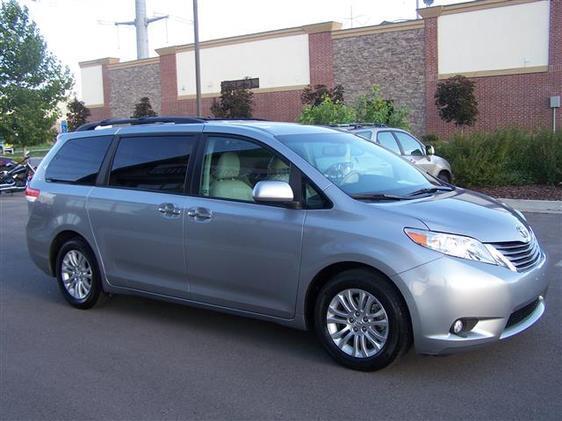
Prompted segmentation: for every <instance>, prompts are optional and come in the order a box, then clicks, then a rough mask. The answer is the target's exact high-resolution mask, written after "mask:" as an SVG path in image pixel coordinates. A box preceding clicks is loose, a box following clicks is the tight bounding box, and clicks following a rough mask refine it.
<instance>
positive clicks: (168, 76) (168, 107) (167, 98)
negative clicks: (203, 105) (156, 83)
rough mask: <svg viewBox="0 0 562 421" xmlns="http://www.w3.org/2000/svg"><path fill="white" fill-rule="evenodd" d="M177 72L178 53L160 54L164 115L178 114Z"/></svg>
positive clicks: (161, 93) (162, 111)
mask: <svg viewBox="0 0 562 421" xmlns="http://www.w3.org/2000/svg"><path fill="white" fill-rule="evenodd" d="M177 80H178V77H177V74H176V53H175V51H174V52H172V53H169V54H163V55H161V56H160V95H161V96H160V97H161V101H162V102H161V107H160V113H161V114H162V115H174V114H178V88H177Z"/></svg>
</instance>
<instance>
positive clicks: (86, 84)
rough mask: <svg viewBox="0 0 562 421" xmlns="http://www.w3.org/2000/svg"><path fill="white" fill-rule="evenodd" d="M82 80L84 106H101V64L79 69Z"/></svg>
mask: <svg viewBox="0 0 562 421" xmlns="http://www.w3.org/2000/svg"><path fill="white" fill-rule="evenodd" d="M80 76H81V79H82V101H84V103H85V104H86V106H92V105H94V106H100V105H103V75H102V66H101V64H97V65H93V66H86V67H82V68H81V69H80Z"/></svg>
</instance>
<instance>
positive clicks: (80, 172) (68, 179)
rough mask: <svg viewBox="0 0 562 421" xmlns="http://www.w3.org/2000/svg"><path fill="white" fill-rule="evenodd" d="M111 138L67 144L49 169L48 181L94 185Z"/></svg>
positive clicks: (73, 140)
mask: <svg viewBox="0 0 562 421" xmlns="http://www.w3.org/2000/svg"><path fill="white" fill-rule="evenodd" d="M110 143H111V136H101V137H85V138H80V139H71V140H69V141H68V142H66V143H65V144H64V145H63V146H62V147H61V148H60V150H59V151H58V152H57V154H56V155H55V156H54V157H53V159H52V160H51V162H50V163H49V166H48V167H47V170H46V173H45V178H46V180H47V181H54V182H63V183H73V184H82V185H94V184H95V182H96V177H97V176H98V172H99V170H100V167H101V163H102V161H103V158H104V157H105V154H106V152H107V149H108V148H109V144H110Z"/></svg>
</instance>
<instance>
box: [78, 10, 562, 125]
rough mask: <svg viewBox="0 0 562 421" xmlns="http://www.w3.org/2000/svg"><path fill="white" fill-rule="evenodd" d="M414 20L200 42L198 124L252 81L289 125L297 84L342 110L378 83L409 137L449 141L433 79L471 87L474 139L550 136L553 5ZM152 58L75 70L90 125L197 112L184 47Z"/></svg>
mask: <svg viewBox="0 0 562 421" xmlns="http://www.w3.org/2000/svg"><path fill="white" fill-rule="evenodd" d="M420 13H421V15H422V19H418V20H412V21H406V22H400V23H384V24H380V25H375V26H367V27H361V28H353V29H341V24H340V23H337V22H324V23H319V24H312V25H305V26H302V27H296V28H288V29H281V30H275V31H268V32H262V33H257V34H249V35H241V36H236V37H230V38H223V39H217V40H210V41H204V42H202V43H201V90H202V98H203V100H202V103H203V104H202V105H203V114H204V115H208V114H210V111H209V108H210V105H211V103H212V101H213V98H215V97H218V96H219V93H220V86H221V83H222V82H224V81H236V80H241V79H243V78H246V77H249V78H253V79H255V81H254V83H255V86H256V87H255V88H254V89H253V91H254V116H255V117H260V118H266V119H271V120H282V121H294V120H295V119H296V118H297V116H298V115H299V113H300V110H301V108H302V105H301V103H300V94H301V92H302V89H303V88H304V87H306V86H307V85H316V84H325V85H328V86H333V85H334V84H341V85H343V87H344V88H345V99H346V101H347V102H350V103H351V102H353V101H354V100H355V99H356V98H357V97H358V96H359V95H362V94H365V93H367V92H368V91H369V89H370V86H371V85H372V84H375V83H376V84H378V85H380V86H381V89H382V93H383V95H384V96H385V97H386V98H389V99H392V100H394V101H395V103H397V104H398V105H405V106H407V107H408V108H409V109H410V112H411V124H412V128H413V130H414V132H416V133H418V134H424V133H435V134H439V135H447V134H450V133H451V132H452V131H454V130H455V127H454V125H452V124H447V123H444V122H443V121H441V120H440V118H439V116H438V113H437V109H436V107H435V105H434V99H433V95H434V93H435V89H436V86H437V83H438V81H439V80H441V79H445V78H447V77H449V76H452V75H455V74H463V75H465V76H467V77H470V78H472V79H473V80H474V81H475V82H476V95H477V99H478V102H479V111H480V115H479V118H478V121H477V123H476V125H475V127H474V129H473V130H494V129H496V128H499V127H507V126H519V127H525V128H538V127H551V125H552V110H551V109H550V106H549V98H550V97H551V96H558V95H561V93H562V92H561V91H562V0H551V1H549V0H479V1H474V2H469V3H462V4H456V5H450V6H436V7H430V8H425V9H421V10H420ZM156 53H157V54H158V56H157V57H153V58H149V59H143V60H135V61H128V62H122V63H121V62H119V60H118V59H115V58H103V59H99V60H92V61H87V62H82V63H80V67H81V72H82V97H83V100H84V101H85V103H86V105H87V106H88V107H89V108H90V109H91V111H92V116H91V119H92V120H95V119H103V118H109V117H127V116H129V115H131V113H132V111H133V108H134V104H135V103H136V102H138V100H139V99H140V98H141V97H143V96H148V97H149V98H150V99H151V103H152V105H153V108H154V109H155V111H156V112H157V113H159V114H162V115H165V114H166V115H187V114H191V115H193V114H195V76H194V70H193V69H194V53H193V45H192V44H188V45H179V46H173V47H166V48H161V49H158V50H156ZM560 114H562V113H558V117H557V120H558V121H557V126H558V127H560V124H561V118H560Z"/></svg>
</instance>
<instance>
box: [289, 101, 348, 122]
mask: <svg viewBox="0 0 562 421" xmlns="http://www.w3.org/2000/svg"><path fill="white" fill-rule="evenodd" d="M298 121H299V123H304V124H345V123H353V122H354V121H355V110H354V109H353V108H351V107H348V106H347V105H345V104H344V103H343V102H339V101H337V102H334V101H332V99H331V98H330V97H328V96H325V97H324V100H323V101H322V102H321V103H320V104H318V105H315V106H312V105H305V107H304V108H303V110H302V113H301V115H300V116H299V119H298Z"/></svg>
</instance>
